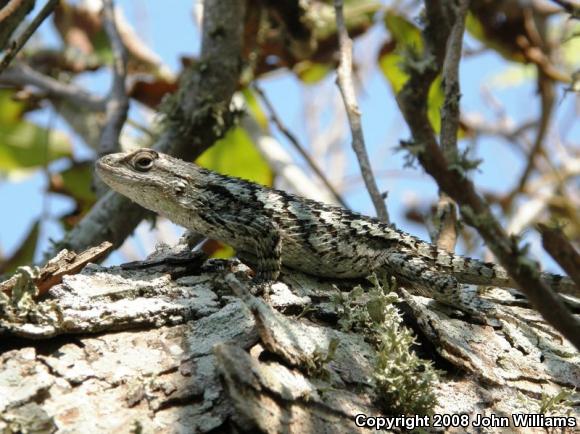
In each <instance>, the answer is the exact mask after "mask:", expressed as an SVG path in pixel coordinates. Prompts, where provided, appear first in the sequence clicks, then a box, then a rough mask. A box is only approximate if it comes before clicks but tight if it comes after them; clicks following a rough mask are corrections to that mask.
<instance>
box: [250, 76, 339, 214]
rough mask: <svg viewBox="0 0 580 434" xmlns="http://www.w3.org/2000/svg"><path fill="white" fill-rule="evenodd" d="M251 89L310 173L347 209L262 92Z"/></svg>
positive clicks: (257, 87)
mask: <svg viewBox="0 0 580 434" xmlns="http://www.w3.org/2000/svg"><path fill="white" fill-rule="evenodd" d="M253 87H254V89H255V91H256V92H257V93H258V95H259V96H260V98H261V99H262V101H263V102H264V105H265V106H266V108H267V109H268V113H269V114H270V119H271V120H272V122H274V124H275V125H276V127H277V128H278V129H279V130H280V132H281V133H282V134H284V136H286V138H287V139H288V140H289V141H290V143H292V145H293V146H294V148H296V150H297V151H298V152H299V153H300V155H301V156H302V158H304V160H305V161H306V162H307V163H308V165H309V166H310V169H312V171H313V172H314V173H316V176H318V178H319V179H320V180H321V181H322V183H323V184H324V185H325V187H326V188H327V189H328V191H329V192H330V193H331V194H332V196H333V197H334V199H335V200H336V201H337V202H338V203H339V204H340V205H341V206H343V207H344V208H348V205H347V204H346V202H345V201H344V199H343V198H342V196H341V195H340V193H339V192H338V191H336V189H335V188H334V186H333V185H332V184H331V183H330V181H329V180H328V178H327V177H326V175H325V174H324V172H322V170H321V169H320V167H318V164H316V162H315V161H314V160H313V159H312V157H311V156H310V155H309V154H308V152H306V149H304V147H303V146H302V145H301V144H300V142H299V141H298V139H297V138H296V136H295V135H294V134H292V132H291V131H290V130H289V129H288V128H286V126H285V125H284V123H283V122H282V120H281V119H280V118H279V117H278V114H277V113H276V110H275V109H274V106H273V105H272V103H271V102H270V100H269V99H268V97H267V96H266V94H265V93H264V91H263V90H262V89H261V88H260V87H259V86H258V85H257V84H254V86H253Z"/></svg>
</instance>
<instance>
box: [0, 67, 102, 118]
mask: <svg viewBox="0 0 580 434" xmlns="http://www.w3.org/2000/svg"><path fill="white" fill-rule="evenodd" d="M0 83H7V84H12V85H20V86H34V87H37V88H39V89H40V90H41V91H43V92H46V93H47V94H48V96H50V97H55V98H62V99H64V100H66V101H68V102H70V103H71V104H73V105H76V106H79V107H83V108H85V109H89V110H94V111H103V110H105V99H103V98H101V97H98V96H95V95H93V94H91V93H89V92H87V91H86V90H85V89H83V88H80V87H79V86H76V85H74V84H72V83H61V82H60V81H58V80H55V79H54V78H52V77H49V76H48V75H44V74H41V73H40V72H37V71H35V70H34V69H32V68H31V67H30V66H28V65H26V64H24V63H20V62H16V64H15V65H13V66H11V67H10V68H8V69H7V70H6V71H4V72H3V73H2V74H0Z"/></svg>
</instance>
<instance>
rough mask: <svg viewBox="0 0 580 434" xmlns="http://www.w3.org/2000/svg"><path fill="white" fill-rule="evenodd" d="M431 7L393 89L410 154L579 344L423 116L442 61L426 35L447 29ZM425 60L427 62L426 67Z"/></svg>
mask: <svg viewBox="0 0 580 434" xmlns="http://www.w3.org/2000/svg"><path fill="white" fill-rule="evenodd" d="M431 3H432V2H427V5H431V8H433V5H432V4H431ZM430 10H431V9H430V8H429V7H427V15H426V20H427V26H426V29H425V33H424V37H425V46H426V52H425V53H424V55H423V56H424V57H423V60H422V62H423V64H422V65H417V64H416V63H414V62H415V61H413V60H410V61H409V63H408V65H407V69H408V71H409V73H410V77H409V80H408V81H407V83H406V84H405V86H404V87H403V89H402V90H401V92H400V93H399V94H398V95H397V102H398V103H399V107H400V108H401V112H402V113H403V116H404V117H405V120H406V121H407V124H408V125H409V128H410V130H411V133H412V136H413V139H414V143H413V149H414V151H415V154H416V155H417V157H418V160H419V162H420V163H421V164H422V166H423V167H424V168H425V170H426V171H427V173H429V174H430V175H431V176H432V177H433V178H434V179H435V180H436V181H437V184H438V185H439V188H441V189H442V190H443V191H444V192H446V193H447V194H448V195H449V196H450V197H452V198H453V199H454V200H455V201H456V202H457V203H458V204H460V207H461V208H460V209H461V214H462V216H463V218H464V219H465V221H466V222H467V223H468V224H469V225H471V226H473V227H475V228H476V229H477V231H478V232H479V233H480V235H481V236H482V238H483V239H484V240H485V242H486V243H487V245H488V246H489V248H490V249H491V251H492V252H493V253H494V254H495V256H496V257H497V258H498V259H499V261H500V263H501V264H502V265H503V266H504V267H505V268H506V269H507V270H508V272H509V274H510V275H511V276H512V278H513V279H514V281H515V282H516V283H517V285H518V286H519V288H520V289H521V290H522V291H523V292H524V294H526V296H527V297H528V298H529V300H530V301H531V302H532V304H533V305H534V307H535V308H536V309H537V310H538V311H539V312H540V313H541V314H542V316H543V317H544V318H545V319H546V320H547V321H548V322H549V323H550V324H552V325H553V326H554V327H555V328H556V329H557V330H558V331H560V332H561V333H562V334H563V335H564V336H565V337H566V338H567V339H569V340H570V342H572V343H573V344H574V345H575V346H576V347H577V348H580V322H579V321H578V320H577V319H576V318H574V316H573V315H572V314H571V313H570V312H569V311H568V310H567V308H566V306H565V305H564V303H563V302H562V300H561V299H560V297H559V296H558V295H557V294H556V293H554V292H553V291H551V290H550V288H548V287H547V286H546V285H545V284H544V283H543V282H542V281H541V280H540V278H539V273H538V265H537V264H536V263H535V262H533V261H532V260H531V259H529V258H527V257H526V255H525V254H524V252H523V251H522V250H521V249H520V248H519V247H518V245H517V243H516V241H515V240H514V239H510V238H509V237H508V235H507V234H506V233H505V231H504V229H503V228H502V227H501V225H500V224H499V222H498V221H497V219H496V218H495V217H494V215H493V214H492V212H491V209H490V208H489V205H488V204H487V203H486V202H485V201H484V200H483V199H482V198H481V196H479V194H478V193H477V191H476V190H475V186H474V185H473V183H472V182H471V181H470V180H469V179H468V178H466V177H465V174H464V173H462V172H460V171H458V170H457V168H456V167H455V166H450V164H449V161H448V160H447V159H446V158H445V155H444V154H443V152H442V150H441V148H440V147H439V145H438V143H437V140H436V138H435V134H434V131H433V129H432V127H431V124H430V122H429V119H428V116H427V96H428V90H429V87H430V86H431V83H432V82H433V80H434V79H435V77H436V76H437V73H438V72H439V71H441V69H442V66H443V65H442V63H443V62H442V61H440V60H438V59H440V58H441V56H440V48H436V47H433V45H432V44H433V43H434V41H433V40H432V39H431V40H430V39H429V35H430V34H431V33H432V32H434V31H435V26H438V27H439V28H438V30H439V34H444V33H445V32H446V30H445V28H444V24H443V23H444V21H441V20H440V16H439V15H437V14H435V15H433V16H432V15H430ZM436 10H437V8H436ZM427 62H429V63H430V67H426V65H425V64H426V63H427Z"/></svg>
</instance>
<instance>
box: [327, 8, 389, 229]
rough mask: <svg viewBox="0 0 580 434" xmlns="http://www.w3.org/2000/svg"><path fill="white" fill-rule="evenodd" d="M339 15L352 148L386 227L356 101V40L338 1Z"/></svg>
mask: <svg viewBox="0 0 580 434" xmlns="http://www.w3.org/2000/svg"><path fill="white" fill-rule="evenodd" d="M334 10H335V12H336V28H337V32H338V44H339V54H340V64H339V66H338V71H337V73H338V77H337V83H338V87H339V89H340V93H341V95H342V99H343V101H344V107H345V109H346V113H347V115H348V122H349V124H350V129H351V132H352V147H353V149H354V152H355V154H356V156H357V159H358V163H359V166H360V170H361V173H362V176H363V179H364V181H365V185H366V187H367V190H368V192H369V195H370V196H371V200H372V201H373V204H374V206H375V210H376V212H377V216H378V218H379V219H380V220H382V221H383V222H385V223H388V222H389V213H388V212H387V207H386V206H385V200H384V198H383V196H382V195H381V193H380V192H379V188H378V187H377V182H376V180H375V177H374V175H373V171H372V169H371V163H370V161H369V157H368V154H367V151H366V145H365V141H364V136H363V131H362V126H361V114H360V110H359V108H358V104H357V101H356V95H355V91H354V84H353V80H352V40H351V39H350V37H349V36H348V31H347V29H346V24H345V22H344V11H343V1H342V0H335V1H334Z"/></svg>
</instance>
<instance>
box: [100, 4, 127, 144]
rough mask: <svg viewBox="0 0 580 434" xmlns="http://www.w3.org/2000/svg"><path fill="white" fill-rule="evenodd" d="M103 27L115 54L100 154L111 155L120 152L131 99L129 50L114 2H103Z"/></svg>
mask: <svg viewBox="0 0 580 434" xmlns="http://www.w3.org/2000/svg"><path fill="white" fill-rule="evenodd" d="M103 26H104V27H105V32H107V36H108V37H109V41H110V42H111V50H112V52H113V82H112V84H111V90H110V91H109V96H108V97H107V108H106V122H105V126H104V128H103V133H102V135H101V140H100V144H99V153H100V154H101V155H104V154H110V153H111V152H116V151H118V150H119V135H120V134H121V129H122V128H123V125H124V124H125V121H126V120H127V111H128V110H129V97H128V96H127V91H126V89H125V78H126V77H127V50H126V49H125V44H124V43H123V40H122V39H121V35H120V34H119V30H118V28H117V24H116V21H115V7H114V5H113V1H112V0H104V1H103Z"/></svg>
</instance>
